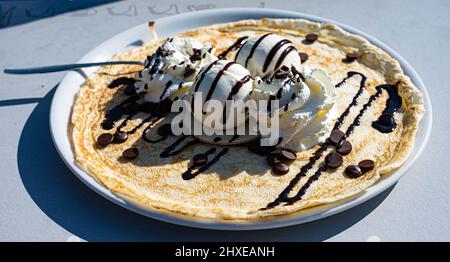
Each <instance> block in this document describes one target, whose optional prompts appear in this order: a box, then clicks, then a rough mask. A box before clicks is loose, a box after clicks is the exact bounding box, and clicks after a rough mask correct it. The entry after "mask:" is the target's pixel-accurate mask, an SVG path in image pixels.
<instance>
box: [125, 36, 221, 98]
mask: <svg viewBox="0 0 450 262" xmlns="http://www.w3.org/2000/svg"><path fill="white" fill-rule="evenodd" d="M213 53H214V49H213V48H212V47H211V46H205V45H203V44H201V43H200V42H198V41H196V40H194V39H192V38H170V39H168V40H167V41H166V42H165V43H164V44H163V45H162V46H160V47H159V48H158V50H157V51H156V52H155V53H154V54H153V55H152V56H149V57H147V59H146V60H145V63H144V69H143V70H141V71H139V72H138V73H137V74H136V79H137V82H136V83H135V84H134V87H135V89H136V92H137V93H143V92H147V93H146V96H145V99H146V100H147V101H150V102H155V103H157V102H160V101H162V100H164V99H167V98H169V99H172V100H173V99H175V98H180V97H182V96H184V95H185V94H186V93H187V91H188V90H189V87H190V85H192V82H193V81H194V80H195V77H196V76H197V74H198V72H199V71H200V69H201V68H202V67H203V66H204V65H206V64H209V63H211V62H212V61H215V60H217V58H216V57H215V56H214V55H213Z"/></svg>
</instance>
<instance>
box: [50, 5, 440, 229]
mask: <svg viewBox="0 0 450 262" xmlns="http://www.w3.org/2000/svg"><path fill="white" fill-rule="evenodd" d="M263 17H272V18H305V19H308V20H312V21H317V22H331V23H334V24H337V25H339V26H341V27H342V28H344V29H345V30H347V31H349V32H352V33H355V34H359V35H361V36H363V37H365V38H366V39H368V40H369V41H371V42H372V43H373V44H375V45H377V46H378V47H380V48H382V49H384V50H385V51H386V52H387V53H389V54H390V55H391V56H393V57H394V58H396V59H397V60H398V61H399V62H400V63H401V65H402V68H403V70H404V71H405V73H406V74H407V75H408V76H410V77H411V79H412V81H413V82H414V84H415V85H416V86H417V87H418V88H419V89H420V90H421V91H422V92H423V94H424V100H425V108H426V112H425V116H424V118H423V120H422V123H421V126H420V130H419V131H418V133H417V135H416V143H415V146H414V150H413V152H412V154H411V156H410V157H409V159H408V161H407V162H406V163H405V164H404V165H403V166H402V167H401V168H400V169H399V170H397V171H396V172H394V173H393V174H391V175H386V176H383V177H382V178H381V179H380V181H378V182H377V183H376V184H375V185H373V186H372V187H370V188H369V189H367V190H366V191H364V192H363V193H360V194H358V195H357V196H353V197H350V198H347V199H344V200H342V201H339V202H337V203H332V204H327V205H322V206H318V207H314V208H310V209H307V210H304V211H300V212H298V213H295V214H293V215H287V216H280V217H275V218H273V219H265V220H261V221H252V222H233V221H211V220H197V219H195V220H194V219H192V218H190V217H180V216H174V215H171V214H170V213H161V212H158V211H155V210H152V209H148V208H145V207H142V206H139V205H137V204H135V203H133V202H132V201H130V200H127V199H125V198H123V197H121V196H118V195H115V194H113V193H112V192H110V191H109V190H108V189H107V188H105V187H104V186H103V185H101V184H100V183H98V182H97V181H96V180H94V179H93V178H92V177H91V176H90V175H89V174H87V173H86V172H84V171H83V170H81V169H80V168H79V167H77V166H76V165H75V162H74V155H73V152H72V149H71V146H70V142H69V138H68V123H69V119H70V115H71V107H72V104H73V98H74V95H75V94H76V92H77V91H78V89H79V87H80V86H81V85H82V84H83V82H84V78H83V77H82V76H81V75H80V74H78V73H75V72H69V73H67V74H66V75H65V77H64V79H63V80H62V81H61V83H60V84H59V86H58V89H57V90H56V92H55V95H54V97H53V101H52V105H51V110H50V129H51V133H52V137H53V142H54V143H55V146H56V148H57V150H58V152H59V154H60V156H61V157H62V159H63V160H64V162H65V163H66V165H67V166H68V167H69V168H70V169H71V170H72V172H73V173H74V174H75V175H76V176H77V177H78V178H79V179H80V180H81V181H82V182H84V183H85V184H86V185H88V186H89V187H90V188H92V189H93V190H94V191H96V192H97V193H99V194H100V195H102V196H104V197H105V198H106V199H108V200H110V201H112V202H114V203H116V204H118V205H120V206H123V207H125V208H127V209H129V210H132V211H134V212H137V213H139V214H142V215H144V216H147V217H151V218H154V219H158V220H161V221H165V222H170V223H174V224H179V225H185V226H191V227H198V228H209V229H222V230H250V229H267V228H277V227H285V226H289V225H294V224H300V223H305V222H308V221H313V220H317V219H320V218H324V217H327V216H330V215H333V214H336V213H339V212H342V211H344V210H347V209H349V208H351V207H354V206H356V205H358V204H361V203H363V202H365V201H367V200H369V199H371V198H372V197H374V196H376V195H378V194H379V193H381V192H383V191H384V190H386V189H387V188H389V187H390V186H391V185H393V184H394V183H395V182H397V180H398V179H399V178H400V177H401V176H402V175H404V174H405V173H406V172H407V170H408V169H409V168H410V167H411V166H412V164H413V163H414V161H415V160H416V159H417V158H418V156H419V155H420V153H421V152H422V151H423V149H424V147H425V145H426V143H427V141H428V138H429V136H430V132H431V121H432V114H431V103H430V98H429V96H428V92H427V90H426V88H425V85H424V84H423V82H422V80H421V79H420V77H419V76H418V75H417V73H416V72H415V71H414V69H413V68H412V67H411V66H410V65H409V64H408V63H407V62H406V61H405V60H404V59H403V58H402V57H401V56H400V55H398V54H397V53H396V52H394V51H393V50H392V49H391V48H389V47H387V46H386V45H384V44H383V43H381V42H380V41H378V40H376V39H375V38H373V37H371V36H369V35H367V34H365V33H363V32H361V31H359V30H356V29H354V28H352V27H349V26H346V25H343V24H340V23H337V22H334V21H331V20H328V19H324V18H320V17H316V16H311V15H306V14H301V13H296V12H289V11H282V10H275V9H257V8H239V9H217V10H207V11H201V12H195V13H186V14H181V15H176V16H170V17H165V18H161V19H158V20H156V30H157V33H158V35H159V36H160V37H166V36H171V35H174V34H177V33H181V32H184V31H188V30H191V29H195V28H197V27H200V26H205V25H209V24H212V23H223V22H232V21H237V20H241V19H250V18H255V19H257V18H263ZM150 39H151V36H150V34H149V31H148V27H147V24H142V25H139V26H136V27H133V28H131V29H129V30H127V31H125V32H122V33H120V34H118V35H116V36H114V37H113V38H111V39H109V40H107V41H105V42H104V43H103V44H101V45H99V46H97V47H96V48H94V49H92V51H90V52H89V53H87V54H86V55H85V56H84V57H83V58H82V59H81V60H80V61H78V62H80V63H86V62H97V61H105V60H108V59H109V58H110V57H111V56H112V55H113V54H114V53H117V52H120V51H124V50H127V49H129V48H130V44H131V43H133V42H135V41H139V40H143V41H148V40H150ZM399 41H401V39H399ZM131 48H132V46H131ZM95 70H97V68H88V69H83V71H84V72H85V73H86V74H87V75H89V74H91V73H92V72H94V71H95ZM405 197H406V196H405Z"/></svg>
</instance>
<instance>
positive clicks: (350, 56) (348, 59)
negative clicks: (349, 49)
mask: <svg viewBox="0 0 450 262" xmlns="http://www.w3.org/2000/svg"><path fill="white" fill-rule="evenodd" d="M358 58H359V55H358V53H348V54H346V55H345V58H344V59H343V61H344V63H351V62H353V61H355V60H356V59H358Z"/></svg>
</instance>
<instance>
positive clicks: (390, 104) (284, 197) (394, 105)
mask: <svg viewBox="0 0 450 262" xmlns="http://www.w3.org/2000/svg"><path fill="white" fill-rule="evenodd" d="M355 75H359V76H361V77H362V79H361V81H360V88H359V90H358V92H357V93H356V95H355V96H354V97H353V100H352V102H351V103H350V104H349V105H348V107H347V108H346V110H345V111H344V112H343V113H342V114H341V116H340V117H339V118H338V120H337V121H336V124H335V127H334V130H337V129H339V127H341V126H342V124H343V121H344V120H345V118H346V117H347V116H348V114H349V112H350V109H351V108H352V107H354V106H356V105H357V104H358V98H359V97H360V96H361V94H362V92H363V91H364V89H365V82H366V79H367V78H366V76H364V75H363V74H361V73H358V72H353V71H351V72H348V74H347V77H346V78H344V79H343V80H342V81H341V82H340V83H338V84H337V85H336V88H339V87H341V86H342V85H343V84H344V83H345V81H346V80H348V79H349V78H351V77H353V76H355ZM383 89H385V90H387V92H388V94H389V99H388V101H387V102H386V109H385V110H384V112H383V113H385V112H386V114H389V113H391V114H393V112H395V111H396V110H397V109H398V108H399V107H400V106H401V100H400V96H399V95H398V94H397V89H396V86H393V85H389V84H385V85H380V86H377V87H376V90H377V92H376V93H375V94H373V95H371V96H370V98H369V100H368V101H367V102H366V103H365V104H364V105H363V106H362V108H361V110H360V111H359V113H358V115H357V116H356V117H355V119H354V120H353V122H352V123H351V124H350V125H349V127H348V128H347V131H346V132H345V137H348V136H350V135H351V134H352V133H353V131H354V129H355V127H356V126H358V125H359V124H360V119H361V117H362V116H363V114H364V113H365V112H366V111H367V109H368V108H369V107H370V106H371V105H372V103H373V102H374V101H375V100H376V99H377V98H378V97H380V95H381V92H382V90H383ZM399 101H400V102H399ZM394 128H395V127H394ZM329 146H331V144H328V143H324V144H321V145H320V147H319V148H318V149H317V150H316V151H315V152H314V153H313V155H312V156H311V157H310V158H309V161H308V163H306V164H305V165H304V166H303V167H302V168H301V169H300V172H299V173H298V174H297V175H296V176H295V177H294V178H293V179H292V180H291V181H290V182H289V185H288V186H287V187H286V188H285V189H284V190H283V191H282V192H281V193H280V194H279V195H278V197H277V198H276V199H275V200H274V201H273V202H271V203H269V204H268V205H267V206H266V207H265V208H263V209H262V210H265V209H270V208H274V207H276V206H278V205H280V204H282V203H285V204H293V203H295V202H296V201H299V200H301V199H302V197H303V196H304V195H305V193H306V192H307V190H308V189H309V187H310V186H311V185H312V184H313V183H314V182H315V181H317V180H318V179H319V177H320V176H321V174H322V173H323V172H324V171H326V170H327V166H326V165H324V164H322V165H320V166H319V168H318V169H317V170H316V172H315V173H314V174H313V175H312V176H311V177H309V178H308V180H307V181H306V183H305V184H304V185H303V186H302V187H301V188H300V189H299V191H298V192H297V193H296V194H295V195H294V196H293V197H289V196H288V195H289V193H290V192H291V191H292V190H293V189H294V188H295V187H296V186H297V184H298V183H299V181H300V179H301V178H302V177H305V176H306V173H307V172H308V171H309V170H310V169H311V168H312V167H313V166H314V165H315V164H316V162H317V161H318V160H319V159H320V158H321V157H322V155H323V153H324V152H325V151H326V150H327V149H328V147H329Z"/></svg>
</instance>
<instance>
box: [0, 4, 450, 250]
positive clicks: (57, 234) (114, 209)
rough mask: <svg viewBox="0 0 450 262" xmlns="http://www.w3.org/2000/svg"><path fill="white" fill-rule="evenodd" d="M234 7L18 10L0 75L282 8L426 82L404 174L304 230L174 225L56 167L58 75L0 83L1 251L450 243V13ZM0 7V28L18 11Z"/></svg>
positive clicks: (5, 33) (2, 49) (442, 9)
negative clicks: (414, 153) (427, 134)
mask: <svg viewBox="0 0 450 262" xmlns="http://www.w3.org/2000/svg"><path fill="white" fill-rule="evenodd" d="M19 2H22V1H19ZM33 2H36V1H33ZM103 2H107V1H103ZM239 2H242V1H231V0H226V1H225V0H212V1H198V0H188V1H183V3H182V4H178V3H175V1H162V0H156V1H152V2H151V3H149V2H147V1H119V2H114V3H108V4H102V5H97V6H93V7H89V8H84V9H79V10H77V11H71V12H64V13H61V14H58V15H53V14H51V15H45V14H44V15H42V16H49V17H47V18H42V19H40V18H39V17H38V16H37V14H38V13H39V12H41V14H43V13H45V12H48V10H52V9H45V8H43V7H40V8H41V9H42V8H43V9H42V10H41V11H39V10H37V9H36V10H31V9H26V10H24V8H23V7H16V8H15V10H16V11H17V10H19V11H24V12H26V14H27V15H28V17H29V18H33V19H32V20H34V21H28V22H26V21H25V22H24V21H19V22H20V23H19V22H18V23H17V24H14V23H11V24H10V25H9V26H7V25H6V26H4V28H3V29H0V36H1V39H2V40H1V41H0V57H1V59H0V69H2V70H3V68H5V67H19V68H20V67H31V66H38V65H52V64H64V63H72V62H76V61H77V60H78V59H79V58H80V57H82V56H83V55H84V54H85V53H86V52H87V51H89V50H90V49H92V48H93V47H95V46H97V45H98V44H100V43H101V42H103V41H104V40H106V39H108V38H110V37H112V36H114V35H115V34H117V33H119V32H121V31H124V30H126V29H128V28H130V27H132V26H135V25H138V24H140V23H144V22H147V21H149V20H151V19H155V18H158V17H163V16H167V15H175V14H178V13H183V12H193V11H196V10H201V9H207V8H222V7H239V6H241V7H260V8H280V9H283V8H286V7H287V6H288V7H289V10H290V11H299V12H303V13H308V14H313V15H317V16H322V17H325V18H329V19H333V20H336V21H339V22H342V23H345V24H347V25H350V26H353V27H355V28H357V29H361V30H362V31H364V32H366V33H368V34H370V35H372V36H374V37H376V38H378V39H379V40H381V41H382V42H384V43H386V44H387V45H388V46H390V47H392V48H393V49H394V50H396V51H397V52H398V53H399V54H400V55H402V56H403V57H404V58H405V59H406V60H407V61H408V62H409V63H410V64H411V65H412V66H413V67H414V68H415V69H416V71H417V72H418V73H419V75H420V76H421V77H422V79H423V81H424V82H425V85H426V86H427V88H428V91H429V93H430V97H431V102H432V105H433V113H434V115H433V118H434V121H433V130H432V134H431V139H430V141H429V143H428V146H427V147H426V149H425V151H424V153H423V154H422V156H421V157H420V158H419V160H418V161H417V162H416V163H415V164H414V166H413V167H412V168H411V169H410V170H409V171H408V174H407V175H405V176H404V177H403V178H402V179H401V180H400V181H399V182H398V183H397V184H396V185H394V186H392V187H391V188H390V189H388V190H387V191H385V192H383V193H381V194H380V195H379V196H377V197H375V198H374V199H372V200H370V201H368V202H366V203H364V204H361V205H359V206H357V207H354V208H352V209H350V210H348V211H345V212H343V213H340V214H337V215H334V216H331V217H328V218H325V219H322V220H318V221H315V222H310V223H307V224H302V225H297V226H292V227H288V228H281V229H272V230H262V231H254V232H252V233H251V234H249V233H248V232H231V231H214V230H201V229H193V228H187V227H181V226H176V225H171V224H167V223H164V222H159V221H155V220H152V219H149V218H146V217H143V216H140V215H138V214H135V213H132V212H130V211H127V210H125V209H123V208H121V207H119V206H116V205H115V204H113V203H111V202H109V201H107V200H105V199H104V198H102V197H101V196H99V195H97V194H96V193H95V192H93V191H91V190H90V189H89V188H87V187H86V186H85V185H83V184H82V183H81V182H80V181H79V180H78V179H77V178H76V177H75V176H74V175H73V174H72V173H71V172H70V171H69V169H68V168H67V167H66V166H65V165H64V163H63V161H62V160H61V159H60V158H59V156H58V154H57V152H56V150H55V148H54V146H53V143H52V141H51V137H50V130H49V124H48V114H49V109H50V103H51V99H52V96H53V94H54V92H55V88H56V87H57V86H58V82H59V81H60V80H61V79H62V77H63V75H64V73H54V74H46V75H30V76H13V75H5V74H3V73H0V123H1V125H0V134H1V135H2V137H3V138H2V142H1V143H0V156H1V160H0V170H1V176H0V192H2V198H1V200H0V214H1V215H0V241H84V240H85V241H255V240H256V241H449V240H450V223H449V222H448V217H449V216H450V190H448V186H449V185H450V175H449V170H450V161H448V159H447V155H446V153H445V150H446V149H445V148H450V139H447V136H448V130H449V129H450V121H449V120H450V110H449V104H448V102H447V98H449V97H450V88H448V87H447V85H448V83H450V73H448V69H449V68H450V62H449V61H450V52H448V46H450V16H449V15H448V14H449V13H450V2H449V1H446V0H440V1H439V0H435V1H428V2H427V3H426V4H424V2H423V1H420V0H414V1H406V0H403V1H381V0H369V1H350V0H345V1H333V0H320V1H317V0H314V1H313V0H303V1H290V2H289V5H287V2H288V1H276V2H275V1H273V2H269V1H254V0H252V1H245V5H240V3H239ZM204 3H208V4H204ZM349 6H351V8H350V9H349ZM0 7H1V8H0V14H1V16H2V19H4V16H5V13H6V12H7V11H8V10H14V9H11V8H10V7H9V6H6V5H4V6H1V5H0ZM21 8H22V9H21ZM49 8H51V7H49ZM30 10H31V11H30ZM33 12H34V13H33ZM10 15H11V14H10ZM12 15H14V13H12ZM9 18H10V17H9ZM34 18H35V19H34ZM38 18H39V19H38ZM10 19H12V18H10ZM29 20H30V19H29ZM5 21H6V20H2V22H5ZM11 21H13V19H12V20H11ZM0 24H1V22H0ZM445 134H447V135H445Z"/></svg>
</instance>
